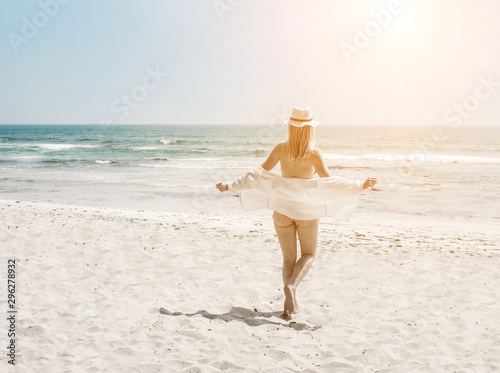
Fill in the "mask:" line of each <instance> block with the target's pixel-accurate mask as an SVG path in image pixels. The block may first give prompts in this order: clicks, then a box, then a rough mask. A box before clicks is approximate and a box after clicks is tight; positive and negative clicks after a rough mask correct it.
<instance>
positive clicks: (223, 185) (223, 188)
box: [215, 183, 229, 192]
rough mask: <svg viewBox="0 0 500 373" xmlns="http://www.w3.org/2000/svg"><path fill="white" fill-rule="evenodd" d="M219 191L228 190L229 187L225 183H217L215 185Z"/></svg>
mask: <svg viewBox="0 0 500 373" xmlns="http://www.w3.org/2000/svg"><path fill="white" fill-rule="evenodd" d="M215 187H216V188H217V189H219V191H221V192H227V191H228V190H229V187H228V186H227V184H226V183H219V184H217V185H216V186H215Z"/></svg>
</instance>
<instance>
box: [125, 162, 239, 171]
mask: <svg viewBox="0 0 500 373" xmlns="http://www.w3.org/2000/svg"><path fill="white" fill-rule="evenodd" d="M129 166H136V167H147V168H174V169H190V170H226V169H247V167H243V166H223V167H221V166H205V165H203V166H201V165H198V164H185V165H182V164H165V163H162V164H158V163H137V164H129Z"/></svg>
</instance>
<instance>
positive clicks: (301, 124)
mask: <svg viewBox="0 0 500 373" xmlns="http://www.w3.org/2000/svg"><path fill="white" fill-rule="evenodd" d="M283 123H285V124H288V125H290V126H294V127H304V126H311V127H316V126H317V125H318V124H319V123H318V122H316V121H314V120H310V121H307V122H301V121H297V120H293V119H288V120H286V121H284V122H283Z"/></svg>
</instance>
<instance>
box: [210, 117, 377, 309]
mask: <svg viewBox="0 0 500 373" xmlns="http://www.w3.org/2000/svg"><path fill="white" fill-rule="evenodd" d="M285 124H287V125H288V140H287V141H286V142H284V143H279V144H278V145H276V146H275V147H274V149H273V150H272V151H271V154H270V155H269V157H268V158H267V159H266V160H265V161H264V163H262V165H261V170H260V171H257V172H250V173H248V174H247V175H245V176H244V177H242V178H239V179H237V180H236V181H233V182H230V183H218V184H217V185H216V188H217V189H218V190H220V191H221V192H224V191H227V190H229V189H231V190H239V191H241V192H247V191H249V194H247V195H246V196H248V197H245V198H248V199H249V200H251V203H249V204H247V205H251V206H252V207H250V208H249V209H251V208H260V207H269V208H272V209H273V210H274V213H273V219H274V227H275V229H276V234H277V236H278V240H279V243H280V246H281V251H282V253H283V272H282V276H283V285H284V292H285V305H284V311H283V315H282V316H284V317H287V318H289V317H291V315H292V314H293V313H297V312H298V311H299V307H298V304H297V297H296V289H297V287H298V285H299V284H300V282H301V281H302V279H303V278H304V276H305V275H306V274H307V272H308V271H309V269H310V268H311V264H312V262H313V259H314V255H315V253H316V244H317V238H318V222H319V217H320V216H333V217H338V216H341V215H340V214H341V212H343V211H345V208H346V207H350V208H351V210H352V207H353V205H354V204H355V199H356V197H357V195H358V194H359V193H360V192H361V191H362V190H364V189H367V188H370V187H373V186H374V185H375V184H376V183H377V180H376V179H375V178H368V179H366V180H365V181H364V183H363V184H361V183H360V182H355V181H351V180H347V179H342V178H338V177H336V178H332V177H331V175H330V171H329V169H328V167H327V166H326V163H325V161H324V159H323V156H322V154H321V152H320V151H319V149H317V148H315V147H314V142H313V140H314V138H313V128H314V127H316V126H317V125H318V123H317V122H315V121H314V120H313V118H312V114H311V110H310V109H309V108H305V109H301V108H297V107H295V108H294V109H293V111H292V115H291V117H290V120H288V121H286V122H285ZM278 162H280V165H281V174H282V177H284V178H289V179H290V180H293V181H294V183H293V184H290V183H288V181H281V180H280V177H279V176H278V175H275V174H272V173H270V172H266V171H271V170H272V169H273V168H274V167H275V166H276V165H277V164H278ZM315 173H317V174H318V176H319V177H320V178H328V180H326V179H325V180H326V182H325V183H317V182H316V184H314V185H312V184H311V181H312V180H311V179H313V176H314V174H315ZM301 179H302V180H301ZM277 184H278V185H280V187H275V185H277ZM297 186H298V187H299V190H302V189H303V190H304V191H305V193H303V194H297V190H298V188H297ZM287 188H288V189H287ZM274 190H276V191H277V192H274V193H273V191H274ZM287 193H288V195H287ZM262 195H264V198H260V197H261V196H262ZM314 196H317V197H319V199H322V201H320V203H319V205H318V198H315V197H314ZM240 197H241V196H240ZM308 198H310V206H305V205H304V200H306V199H308ZM294 199H295V200H294ZM296 199H299V200H301V201H296ZM260 200H265V202H262V204H259V201H260ZM270 201H271V202H270ZM242 204H244V200H243V199H242ZM243 207H245V206H243ZM328 209H329V210H330V211H328ZM323 210H324V212H323ZM279 211H281V213H280V212H279ZM349 211H350V210H349ZM285 213H286V214H285ZM301 217H302V219H300V218H301ZM304 217H308V219H303V218H304ZM311 217H315V218H314V219H310V218H311ZM297 236H298V238H299V241H300V252H301V256H300V258H299V260H297Z"/></svg>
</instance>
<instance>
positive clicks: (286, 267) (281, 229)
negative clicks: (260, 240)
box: [273, 212, 297, 316]
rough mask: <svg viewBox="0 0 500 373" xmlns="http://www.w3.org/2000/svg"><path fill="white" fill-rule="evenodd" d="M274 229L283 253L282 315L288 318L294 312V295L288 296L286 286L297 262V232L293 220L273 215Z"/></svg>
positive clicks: (276, 214)
mask: <svg viewBox="0 0 500 373" xmlns="http://www.w3.org/2000/svg"><path fill="white" fill-rule="evenodd" d="M273 216H274V228H275V229H276V234H277V235H278V240H279V243H280V246H281V252H282V253H283V272H282V276H283V285H284V286H285V297H286V299H285V306H284V311H283V315H284V316H290V315H291V314H292V313H294V312H295V306H296V305H295V299H294V295H295V294H290V292H289V291H287V289H286V285H287V284H288V283H289V282H290V278H291V277H292V275H293V272H294V269H295V262H296V260H297V231H296V225H295V222H294V221H293V220H291V219H290V218H288V217H287V216H285V215H282V214H279V213H277V212H275V213H274V215H273Z"/></svg>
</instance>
